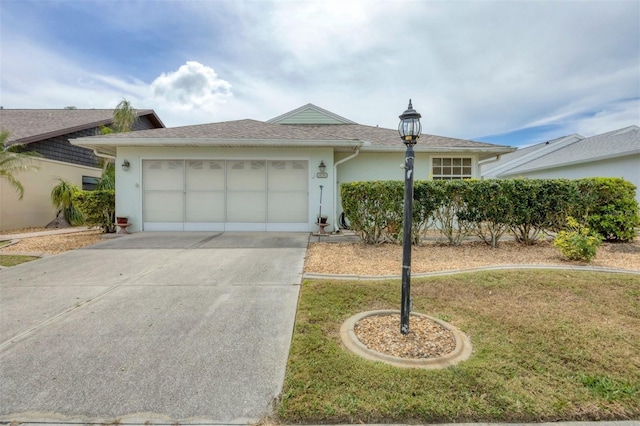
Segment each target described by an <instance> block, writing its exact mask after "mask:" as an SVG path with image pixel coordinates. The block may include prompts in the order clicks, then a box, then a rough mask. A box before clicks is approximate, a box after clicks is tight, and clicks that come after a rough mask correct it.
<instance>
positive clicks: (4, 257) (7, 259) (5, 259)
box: [0, 254, 39, 266]
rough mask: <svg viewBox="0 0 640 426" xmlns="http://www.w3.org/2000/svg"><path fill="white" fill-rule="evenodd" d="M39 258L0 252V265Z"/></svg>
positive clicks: (17, 263)
mask: <svg viewBox="0 0 640 426" xmlns="http://www.w3.org/2000/svg"><path fill="white" fill-rule="evenodd" d="M36 259H39V257H37V256H22V255H13V254H0V266H15V265H19V264H21V263H25V262H31V261H32V260H36Z"/></svg>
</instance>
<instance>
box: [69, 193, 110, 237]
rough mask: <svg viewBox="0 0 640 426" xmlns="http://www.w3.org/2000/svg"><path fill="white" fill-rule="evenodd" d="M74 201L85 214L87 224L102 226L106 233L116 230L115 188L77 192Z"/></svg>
mask: <svg viewBox="0 0 640 426" xmlns="http://www.w3.org/2000/svg"><path fill="white" fill-rule="evenodd" d="M73 203H74V205H77V206H78V209H80V211H81V212H82V214H83V215H84V218H85V223H86V224H87V225H90V226H101V227H102V230H103V231H104V232H106V233H111V232H116V227H115V225H114V223H115V214H116V192H115V191H114V190H113V189H103V190H95V191H80V192H77V193H76V194H74V196H73Z"/></svg>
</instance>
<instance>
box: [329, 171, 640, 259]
mask: <svg viewBox="0 0 640 426" xmlns="http://www.w3.org/2000/svg"><path fill="white" fill-rule="evenodd" d="M340 190H341V196H342V206H343V209H344V214H345V216H346V217H347V219H348V220H349V222H350V224H351V228H352V229H353V230H355V231H356V232H357V233H358V235H360V237H361V238H362V239H363V240H364V241H365V242H366V243H369V244H378V243H382V242H385V241H390V242H396V243H397V242H400V241H402V233H403V232H402V228H403V211H402V209H403V204H404V182H403V181H374V182H353V183H346V184H342V186H341V189H340ZM634 197H635V186H634V185H632V184H631V183H629V182H627V181H624V180H623V179H617V178H593V179H580V180H567V179H508V180H502V179H499V180H481V181H477V180H451V181H449V180H436V181H416V182H415V183H414V201H413V228H412V238H411V239H412V243H414V244H418V243H419V242H420V237H421V236H422V235H423V233H424V231H425V230H426V228H427V227H429V226H432V227H435V228H437V229H439V230H440V232H441V234H442V235H443V237H444V238H445V239H446V240H447V241H448V243H449V244H451V245H456V244H460V243H461V242H462V241H463V239H464V238H465V237H466V236H468V235H470V234H475V235H477V236H478V237H480V238H482V240H483V241H485V242H486V243H487V244H490V245H491V246H492V247H496V246H497V244H498V241H499V239H500V238H501V237H502V236H503V235H504V234H505V233H506V232H507V230H508V231H510V232H511V233H512V234H513V235H514V237H515V238H516V241H518V242H521V243H523V244H534V243H535V242H536V241H537V240H538V239H539V238H540V237H542V236H543V235H545V234H548V233H552V232H559V231H562V230H565V228H566V226H567V223H566V221H567V217H568V216H573V217H583V218H585V219H584V220H585V222H586V224H587V226H588V227H589V228H590V229H592V230H593V231H594V232H596V233H598V234H599V235H602V236H603V237H604V238H606V239H607V240H611V241H630V240H632V239H633V238H634V237H635V233H636V227H638V226H639V225H640V216H639V215H638V213H639V212H638V203H637V201H636V200H635V198H634Z"/></svg>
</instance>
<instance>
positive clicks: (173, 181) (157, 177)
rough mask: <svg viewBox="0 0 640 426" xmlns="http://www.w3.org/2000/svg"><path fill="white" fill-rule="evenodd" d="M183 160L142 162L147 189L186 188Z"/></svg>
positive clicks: (143, 177)
mask: <svg viewBox="0 0 640 426" xmlns="http://www.w3.org/2000/svg"><path fill="white" fill-rule="evenodd" d="M183 163H184V162H183V161H176V160H146V161H143V163H142V166H143V168H142V179H143V181H144V185H145V190H148V191H149V190H150V191H153V190H160V191H166V190H179V191H182V190H183V188H184V168H183Z"/></svg>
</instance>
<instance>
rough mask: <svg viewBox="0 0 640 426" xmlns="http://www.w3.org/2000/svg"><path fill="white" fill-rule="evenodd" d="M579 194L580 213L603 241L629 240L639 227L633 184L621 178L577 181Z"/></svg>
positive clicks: (639, 219) (639, 218)
mask: <svg viewBox="0 0 640 426" xmlns="http://www.w3.org/2000/svg"><path fill="white" fill-rule="evenodd" d="M577 183H578V188H579V189H580V192H581V194H582V203H581V205H580V208H581V212H580V213H582V214H583V215H585V216H586V217H587V224H588V226H589V227H590V228H591V229H593V230H594V231H595V232H597V233H598V234H600V235H601V236H602V237H603V238H604V239H605V240H607V241H621V242H626V241H632V240H633V239H634V238H635V236H636V228H637V227H638V226H640V215H639V207H638V201H637V200H636V199H635V195H636V187H635V185H633V184H632V183H631V182H628V181H626V180H624V179H621V178H588V179H580V180H578V181H577Z"/></svg>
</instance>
